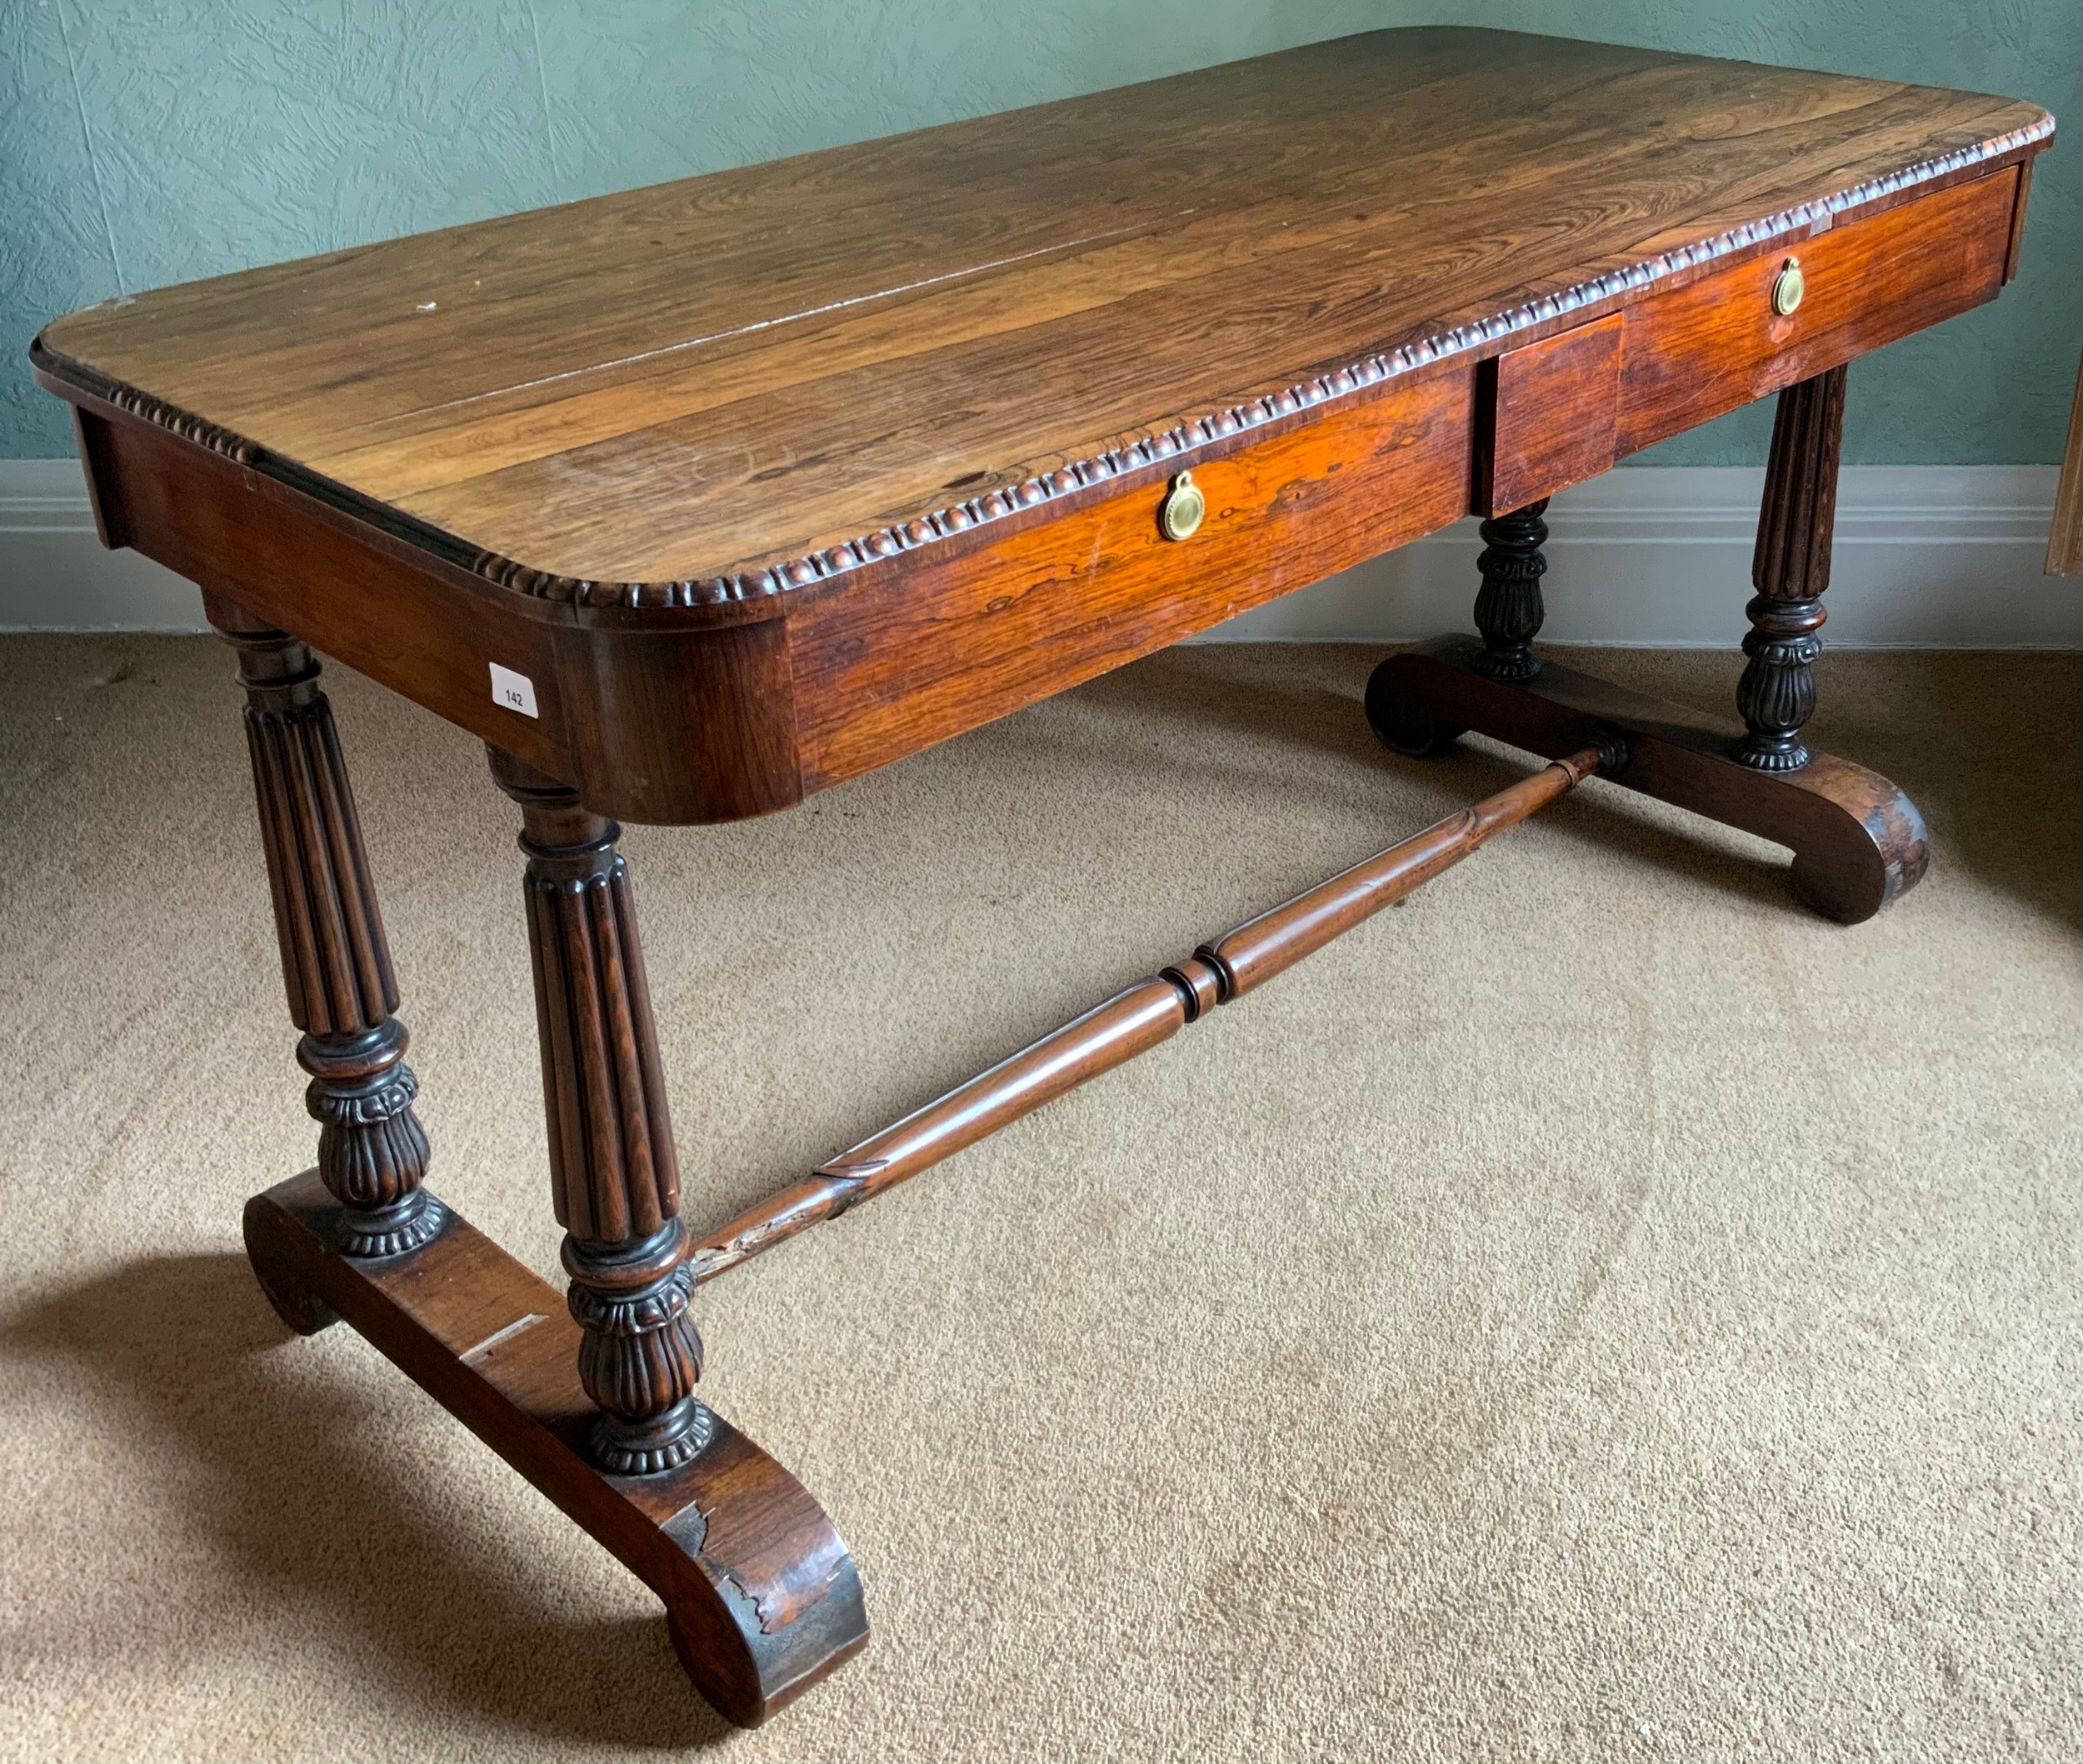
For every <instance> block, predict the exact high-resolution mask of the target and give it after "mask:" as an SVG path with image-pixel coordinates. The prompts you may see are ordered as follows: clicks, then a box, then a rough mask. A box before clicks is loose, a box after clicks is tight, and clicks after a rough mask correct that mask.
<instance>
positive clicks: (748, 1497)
mask: <svg viewBox="0 0 2083 1764" xmlns="http://www.w3.org/2000/svg"><path fill="white" fill-rule="evenodd" d="M339 1212H340V1208H339V1207H338V1204H337V1202H335V1201H334V1200H333V1198H332V1196H331V1195H330V1194H328V1193H327V1191H326V1189H325V1187H324V1186H323V1184H322V1182H320V1180H319V1177H318V1173H317V1171H315V1170H311V1171H306V1172H304V1173H303V1174H302V1175H301V1176H297V1177H292V1178H291V1179H290V1180H289V1181H287V1182H282V1183H280V1184H278V1185H277V1186H276V1187H273V1188H271V1189H268V1190H267V1191H266V1192H263V1193H262V1194H257V1195H256V1196H254V1197H253V1198H252V1200H250V1201H249V1202H247V1207H246V1220H245V1235H246V1245H247V1255H248V1257H250V1259H251V1260H252V1265H253V1270H254V1273H255V1275H256V1276H257V1277H258V1279H259V1281H260V1283H261V1287H262V1291H263V1292H265V1293H266V1294H267V1297H268V1299H269V1301H270V1302H271V1303H272V1304H273V1306H274V1307H275V1308H276V1310H277V1312H278V1313H279V1314H280V1315H281V1316H282V1319H283V1321H284V1322H287V1324H288V1325H289V1326H290V1327H292V1329H295V1330H297V1331H298V1332H300V1333H302V1334H311V1333H313V1332H316V1331H317V1330H319V1329H322V1328H324V1327H327V1325H328V1324H330V1323H331V1322H333V1321H334V1320H335V1319H336V1318H337V1319H339V1320H341V1321H344V1322H347V1323H349V1324H352V1326H353V1327H354V1328H355V1330H356V1331H357V1332H358V1333H359V1334H361V1335H362V1336H363V1337H365V1338H366V1339H367V1341H368V1342H370V1343H371V1345H372V1346H373V1347H376V1348H377V1350H378V1351H379V1352H382V1354H383V1355H384V1356H385V1357H387V1359H389V1360H391V1361H392V1362H394V1363H395V1364H396V1365H397V1367H399V1369H400V1370H401V1371H402V1372H404V1373H405V1374H406V1376H407V1377H409V1378H411V1379H412V1381H413V1382H414V1383H416V1384H417V1385H418V1386H419V1387H421V1388H422V1390H424V1391H426V1392H427V1394H428V1395H430V1396H431V1397H433V1398H434V1399H435V1400H436V1401H437V1402H439V1403H440V1404H441V1405H442V1407H444V1408H446V1409H447V1411H448V1412H449V1413H451V1414H452V1415H453V1416H454V1417H456V1418H457V1420H458V1421H460V1422H462V1423H463V1425H464V1426H465V1427H468V1428H469V1429H470V1431H471V1432H473V1433H475V1434H476V1435H477V1437H478V1438H480V1439H482V1441H483V1442H485V1443H486V1444H487V1445H488V1446H490V1447H492V1450H493V1451H494V1452H497V1453H498V1454H499V1456H500V1457H502V1458H504V1459H505V1460H506V1462H507V1463H508V1464H509V1465H511V1466H512V1467H513V1468H514V1469H515V1470H516V1471H517V1472H520V1474H521V1475H522V1476H523V1477H526V1478H527V1480H528V1481H529V1482H532V1483H533V1484H534V1486H535V1487H537V1488H538V1489H539V1490H541V1491H542V1493H543V1494H544V1495H545V1496H547V1497H548V1498H549V1499H550V1501H552V1502H553V1503H554V1504H555V1505H556V1506H557V1507H558V1509H559V1510H560V1511H562V1512H563V1513H564V1514H565V1516H566V1517H568V1518H569V1519H571V1520H572V1522H573V1523H575V1524H577V1526H579V1527H581V1528H582V1529H583V1530H584V1531H586V1532H588V1533H590V1534H591V1535H592V1537H593V1538H594V1539H595V1540H596V1541H597V1542H599V1543H600V1544H601V1545H602V1547H605V1548H606V1549H607V1551H608V1552H609V1553H610V1554H612V1555H613V1556H614V1557H616V1558H617V1560H619V1561H620V1562H622V1565H623V1566H624V1567H627V1569H628V1570H629V1571H630V1572H632V1574H634V1575H635V1576H636V1577H637V1578H638V1579H639V1580H641V1581H642V1582H644V1584H645V1585H647V1587H650V1588H651V1589H652V1592H656V1593H657V1595H658V1597H660V1598H661V1599H662V1600H663V1601H664V1602H665V1605H666V1609H667V1617H668V1621H669V1622H670V1625H671V1629H672V1642H673V1647H674V1649H675V1651H676V1652H677V1653H678V1655H679V1657H680V1660H681V1663H682V1665H683V1666H684V1667H686V1668H687V1674H688V1676H689V1677H691V1678H692V1679H693V1680H694V1682H695V1684H696V1686H697V1687H698V1688H699V1689H700V1691H701V1692H702V1695H703V1696H704V1697H707V1699H708V1701H709V1702H711V1703H712V1705H713V1706H714V1707H716V1708H717V1710H718V1711H719V1712H721V1713H722V1714H723V1715H724V1716H725V1717H727V1718H728V1719H730V1720H731V1721H733V1722H737V1724H738V1725H740V1726H741V1727H757V1725H758V1724H759V1723H760V1722H763V1721H765V1720H766V1719H767V1717H769V1716H771V1715H772V1714H773V1713H774V1712H776V1711H777V1709H780V1708H781V1707H783V1706H784V1705H786V1704H787V1703H789V1702H792V1701H793V1700H794V1699H795V1698H796V1697H799V1696H801V1695H802V1693H803V1692H805V1691H807V1690H808V1689H810V1688H811V1687H812V1686H813V1685H815V1684H817V1682H819V1681H821V1680H822V1679H823V1678H824V1677H827V1675H828V1674H829V1673H831V1672H832V1670H833V1669H834V1668H836V1667H838V1666H840V1665H841V1664H842V1663H843V1662H845V1661H847V1660H848V1659H850V1658H851V1657H852V1656H853V1655H854V1654H856V1653H857V1652H860V1651H861V1649H862V1647H865V1646H866V1645H867V1640H868V1626H867V1613H866V1609H865V1607H864V1605H863V1603H862V1590H861V1579H860V1575H859V1573H858V1572H857V1570H856V1568H855V1567H854V1564H853V1558H852V1556H851V1555H850V1554H849V1553H848V1552H847V1547H846V1546H845V1544H844V1543H843V1542H841V1541H840V1538H839V1536H838V1533H837V1532H836V1531H834V1530H833V1529H832V1523H831V1522H830V1520H828V1519H827V1517H825V1515H824V1513H823V1512H822V1509H820V1508H819V1507H818V1506H817V1502H816V1501H815V1500H814V1499H813V1498H812V1497H811V1496H810V1494H809V1493H808V1492H807V1491H806V1490H805V1489H804V1488H803V1487H802V1484H801V1483H800V1482H797V1480H796V1478H795V1477H792V1476H791V1475H790V1474H789V1473H788V1472H787V1470H786V1469H784V1468H783V1467H782V1466H781V1465H780V1464H779V1463H777V1462H775V1460H774V1459H772V1457H768V1456H767V1453H766V1452H762V1450H761V1449H760V1448H759V1447H757V1446H756V1445H754V1444H753V1443H752V1441H750V1440H748V1439H747V1438H746V1437H744V1435H742V1433H739V1432H737V1431H736V1430H735V1429H734V1428H732V1427H730V1425H729V1424H728V1423H727V1422H724V1421H722V1419H721V1418H718V1419H717V1421H716V1422H715V1432H714V1436H713V1437H712V1440H711V1442H710V1443H709V1445H708V1446H707V1449H705V1450H704V1451H703V1452H702V1453H701V1454H700V1455H699V1456H697V1457H695V1458H693V1459H692V1460H691V1461H690V1462H687V1464H686V1465H684V1466H682V1467H681V1468H680V1469H678V1470H677V1471H674V1472H668V1473H667V1474H663V1475H659V1476H651V1477H616V1476H610V1475H608V1474H607V1473H606V1472H602V1471H600V1470H597V1469H596V1468H595V1467H593V1466H592V1464H591V1463H589V1462H587V1459H586V1457H585V1456H584V1455H583V1452H582V1449H581V1436H582V1433H583V1431H584V1429H585V1428H586V1427H587V1426H588V1425H589V1424H590V1423H591V1422H592V1419H593V1416H594V1410H593V1406H592V1403H591V1402H589V1401H588V1400H587V1397H586V1394H585V1392H584V1391H583V1390H582V1389H581V1387H580V1385H579V1375H578V1341H579V1334H580V1332H579V1328H578V1326H577V1324H576V1323H574V1322H572V1319H571V1317H570V1316H569V1315H568V1314H567V1310H566V1307H565V1302H564V1297H563V1295H562V1293H560V1292H557V1291H556V1290H555V1289H554V1288H552V1287H551V1286H549V1285H548V1283H547V1282H544V1281H543V1280H542V1279H541V1278H539V1277H537V1275H536V1274H534V1273H533V1272H532V1271H530V1270H529V1269H527V1268H526V1267H523V1266H522V1264H521V1263H519V1262H517V1261H515V1260H514V1259H513V1257H511V1256H509V1255H507V1253H506V1252H505V1251H503V1250H502V1249H501V1248H500V1247H499V1246H498V1245H497V1244H496V1243H494V1242H492V1240H491V1239H490V1238H488V1237H485V1236H484V1235H483V1234H482V1233H481V1232H477V1230H475V1229H474V1228H473V1227H472V1226H470V1225H469V1224H468V1223H467V1222H466V1221H465V1220H464V1219H463V1218H462V1217H461V1216H460V1215H459V1214H457V1212H455V1211H454V1209H453V1208H449V1207H444V1208H442V1227H441V1230H440V1231H439V1232H438V1233H437V1235H436V1236H435V1237H433V1238H432V1240H431V1241H429V1242H427V1243H425V1244H423V1245H422V1246H421V1247H419V1248H418V1249H417V1250H414V1251H412V1252H409V1253H407V1254H404V1255H398V1256H392V1257H378V1258H375V1259H367V1258H363V1259H357V1258H352V1257H347V1256H343V1255H342V1254H341V1253H340V1252H338V1251H337V1249H335V1248H334V1247H333V1239H334V1236H335V1232H336V1230H337V1215H338V1213H339ZM463 1337H468V1339H464V1338H463Z"/></svg>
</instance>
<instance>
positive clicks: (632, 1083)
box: [490, 748, 715, 1476]
mask: <svg viewBox="0 0 2083 1764" xmlns="http://www.w3.org/2000/svg"><path fill="white" fill-rule="evenodd" d="M490 752H491V757H492V776H493V777H495V778H497V780H498V782H499V787H500V788H501V789H502V790H503V791H505V792H506V793H507V795H508V796H510V797H512V798H513V799H514V801H515V802H518V803H519V804H520V805H521V814H522V836H521V849H522V851H524V852H527V854H528V866H527V910H528V944H529V949H530V952H531V955H532V959H533V962H534V967H535V1004H536V1022H537V1027H538V1029H539V1030H540V1032H541V1036H542V1092H543V1104H544V1108H545V1111H546V1113H547V1117H548V1126H549V1138H550V1179H551V1187H552V1197H553V1199H554V1202H555V1204H556V1208H557V1223H558V1224H560V1225H562V1227H564V1230H565V1233H566V1235H565V1239H564V1268H565V1272H567V1273H568V1274H569V1275H570V1276H571V1277H572V1286H571V1292H570V1296H569V1303H570V1307H571V1312H572V1317H573V1318H574V1319H575V1320H576V1321H577V1323H578V1325H579V1327H580V1328H581V1329H582V1331H583V1332H584V1333H583V1337H582V1342H581V1346H580V1348H579V1378H580V1382H582V1384H583V1385H584V1386H585V1387H586V1393H587V1396H589V1397H592V1400H593V1402H595V1403H596V1404H597V1406H598V1407H599V1408H600V1410H601V1417H600V1420H599V1421H598V1422H597V1424H596V1425H595V1428H594V1432H593V1437H592V1451H593V1456H594V1459H595V1461H596V1462H597V1463H599V1464H600V1465H601V1467H602V1468H604V1469H607V1470H610V1471H612V1472H616V1473H617V1474H618V1475H623V1476H644V1475H652V1474H655V1473H657V1472H661V1471H665V1470H670V1469H672V1468H673V1467H676V1466H677V1465H680V1464H684V1463H686V1462H687V1461H688V1460H689V1459H690V1458H692V1457H694V1456H695V1455H696V1454H697V1452H700V1451H701V1450H702V1447H704V1446H706V1445H707V1443H708V1442H709V1441H710V1439H711V1437H712V1434H713V1432H714V1428H715V1417H713V1416H712V1415H711V1414H710V1412H708V1410H707V1409H706V1408H705V1407H702V1404H701V1403H700V1402H697V1400H696V1398H695V1395H694V1385H695V1381H696V1380H697V1379H698V1378H699V1377H701V1376H702V1337H700V1335H698V1334H697V1332H696V1330H695V1327H694V1319H693V1317H692V1316H690V1315H689V1314H688V1308H687V1307H688V1301H689V1299H690V1297H692V1292H693V1281H692V1275H691V1273H690V1272H689V1271H688V1269H687V1266H686V1242H687V1233H686V1228H685V1227H683V1226H682V1224H681V1222H680V1172H679V1164H678V1161H677V1158H676V1157H675V1155H674V1152H673V1145H672V1121H671V1119H670V1118H669V1117H668V1115H667V1107H666V1089H665V1082H664V1079H663V1077H662V1074H661V1072H660V1070H659V1064H658V1036H657V1028H656V1027H655V1026H654V1025H653V1023H652V1014H651V994H650V991H649V989H648V987H647V985H646V983H645V980H644V964H643V954H642V950H641V949H640V947H638V944H637V909H636V900H635V897H634V896H633V895H632V892H631V890H630V882H629V866H628V865H627V863H626V862H624V861H623V860H622V857H621V855H620V854H619V853H618V852H617V851H616V849H615V842H616V841H617V839H618V838H620V837H621V836H622V829H621V828H620V827H618V826H617V825H616V823H615V822H612V821H611V820H609V819H607V817H605V816H604V815H597V814H594V813H592V812H591V811H589V810H588V809H587V808H586V807H584V806H583V805H582V803H581V802H579V799H578V793H577V792H576V791H574V790H572V789H571V788H569V787H567V786H565V785H563V784H560V783H558V782H557V781H556V780H555V779H553V778H548V777H544V776H543V775H542V773H540V772H537V771H535V770H534V769H533V768H532V767H528V766H526V765H523V764H522V762H520V761H518V760H517V759H515V758H514V757H512V755H510V754H507V753H504V752H500V751H499V750H498V749H497V748H493V749H492V750H490Z"/></svg>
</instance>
